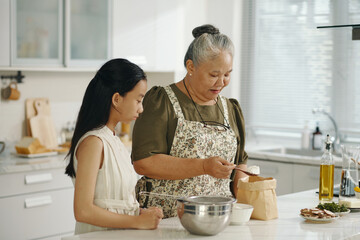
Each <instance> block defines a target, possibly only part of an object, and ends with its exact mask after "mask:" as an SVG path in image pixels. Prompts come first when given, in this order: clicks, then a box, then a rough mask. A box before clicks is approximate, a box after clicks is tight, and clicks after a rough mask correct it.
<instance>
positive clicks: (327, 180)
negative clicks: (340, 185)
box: [319, 134, 334, 203]
mask: <svg viewBox="0 0 360 240" xmlns="http://www.w3.org/2000/svg"><path fill="white" fill-rule="evenodd" d="M331 146H332V142H331V141H330V136H329V134H328V135H327V138H326V142H325V150H324V154H323V155H322V156H321V160H320V180H319V201H320V202H321V203H324V202H331V201H332V199H333V196H334V159H333V156H332V153H331V152H332V150H331Z"/></svg>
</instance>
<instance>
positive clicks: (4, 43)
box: [0, 0, 10, 66]
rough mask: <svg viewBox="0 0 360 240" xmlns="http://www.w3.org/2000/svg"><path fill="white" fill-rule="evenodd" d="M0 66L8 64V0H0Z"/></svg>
mask: <svg viewBox="0 0 360 240" xmlns="http://www.w3.org/2000/svg"><path fill="white" fill-rule="evenodd" d="M0 30H1V34H0V66H10V2H9V0H0Z"/></svg>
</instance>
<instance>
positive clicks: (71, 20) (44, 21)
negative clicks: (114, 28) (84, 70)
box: [1, 0, 112, 68]
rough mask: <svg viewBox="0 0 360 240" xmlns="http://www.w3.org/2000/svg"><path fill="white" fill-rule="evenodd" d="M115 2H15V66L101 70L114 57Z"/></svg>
mask: <svg viewBox="0 0 360 240" xmlns="http://www.w3.org/2000/svg"><path fill="white" fill-rule="evenodd" d="M2 1H4V0H2ZM111 3H112V1H111V0H104V1H96V0H76V1H70V0H47V1H45V2H44V1H42V0H32V1H28V0H11V9H12V11H11V43H12V44H8V45H6V46H7V47H9V46H10V45H11V66H13V67H64V66H66V67H96V68H98V67H99V66H101V65H102V64H103V63H104V62H105V61H106V60H108V59H110V55H111V34H110V32H111ZM3 5H4V6H5V5H6V4H5V2H4V3H1V8H2V6H3ZM9 59H10V58H9Z"/></svg>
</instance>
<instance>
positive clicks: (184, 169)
mask: <svg viewBox="0 0 360 240" xmlns="http://www.w3.org/2000/svg"><path fill="white" fill-rule="evenodd" d="M193 36H194V37H195V39H194V40H193V41H192V43H191V44H190V46H189V48H188V50H187V53H186V55H185V59H184V65H185V67H186V70H187V74H186V76H185V78H184V79H183V80H181V81H179V82H177V83H174V84H171V85H170V86H166V87H153V88H152V89H150V90H149V91H148V92H147V93H146V96H145V98H144V112H143V114H142V115H141V116H140V117H139V118H138V119H137V121H136V123H135V126H134V132H133V148H132V160H133V165H134V168H135V170H136V172H137V173H138V174H140V175H144V176H143V177H142V178H141V179H140V180H139V181H138V183H137V186H136V191H137V193H138V201H139V203H140V205H141V206H142V207H145V208H146V207H147V206H158V207H162V208H163V211H164V216H165V217H172V216H176V201H175V200H174V198H169V197H164V195H161V194H168V195H174V196H195V195H223V196H232V195H233V196H235V194H236V192H237V191H236V189H237V187H236V185H237V181H238V179H239V178H241V177H243V173H241V172H240V171H235V170H234V168H235V166H236V165H239V167H240V168H242V169H244V170H245V169H246V161H247V154H246V153H245V152H244V141H245V132H244V120H243V116H242V112H241V109H240V106H239V103H238V102H237V101H236V100H235V99H227V98H225V97H223V96H220V95H219V94H220V92H221V91H222V90H223V88H224V87H226V86H227V85H228V84H229V82H230V75H231V71H232V67H233V55H234V46H233V44H232V42H231V40H230V39H229V38H228V37H227V36H226V35H224V34H221V33H220V32H219V30H218V29H217V28H215V27H214V26H212V25H203V26H200V27H197V28H195V29H194V30H193ZM141 192H151V193H152V194H141ZM232 193H233V194H232Z"/></svg>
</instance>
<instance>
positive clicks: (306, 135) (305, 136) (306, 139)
mask: <svg viewBox="0 0 360 240" xmlns="http://www.w3.org/2000/svg"><path fill="white" fill-rule="evenodd" d="M310 136H311V132H310V129H309V127H308V121H305V125H304V129H303V130H302V132H301V148H302V149H310V148H311V147H310V146H311V145H310Z"/></svg>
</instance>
